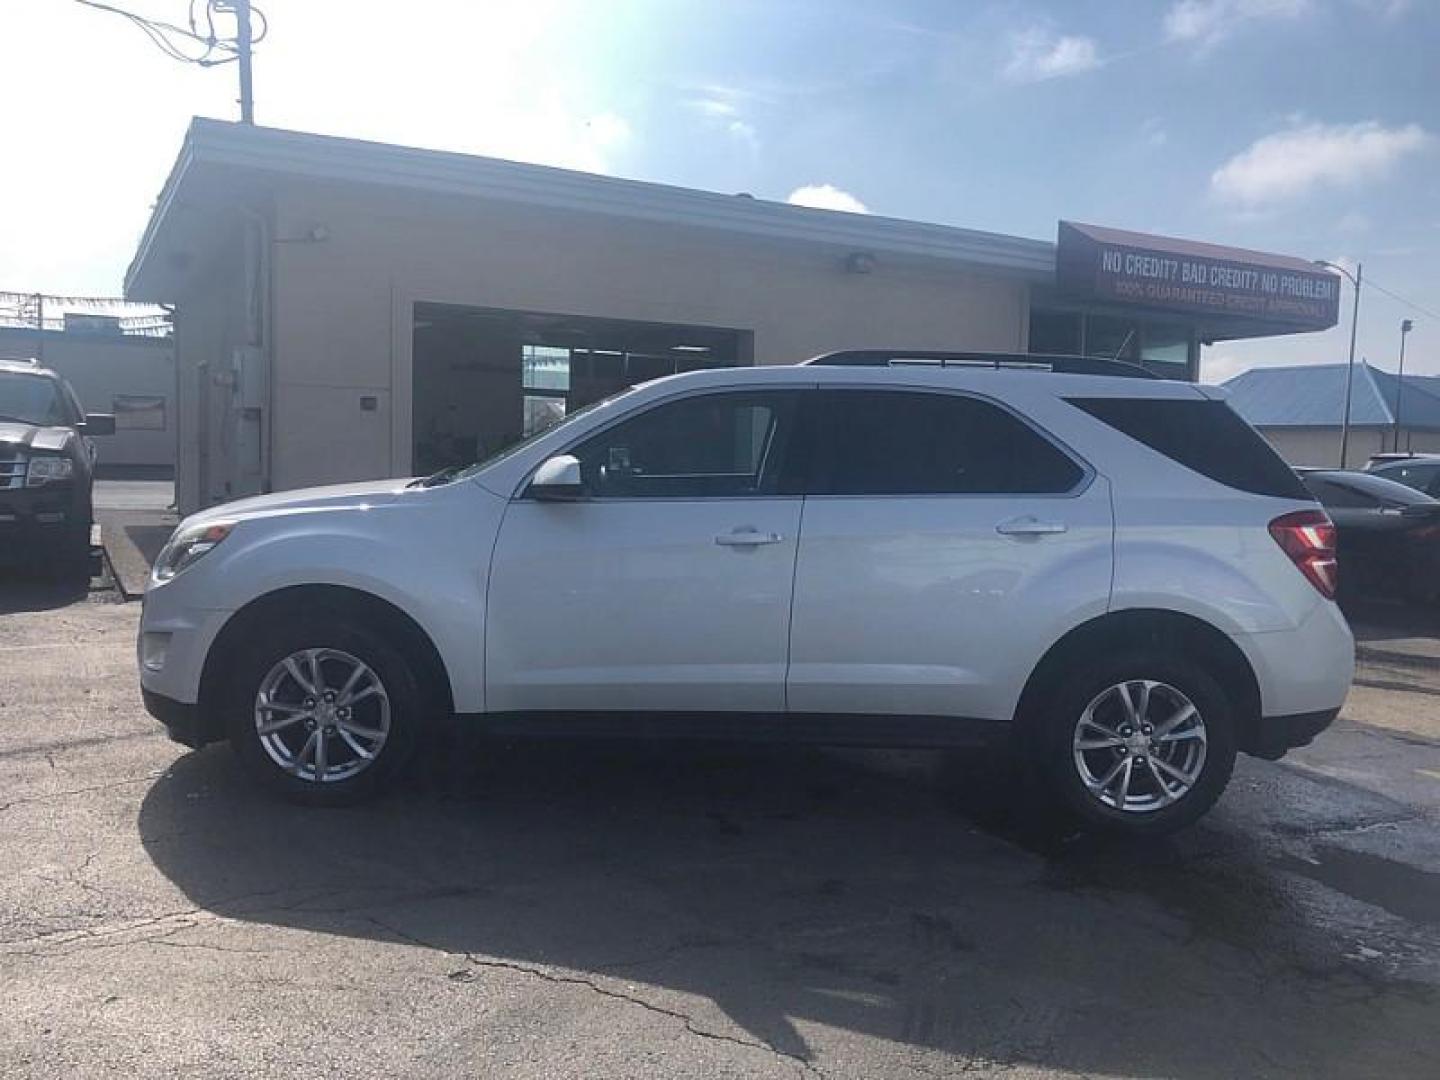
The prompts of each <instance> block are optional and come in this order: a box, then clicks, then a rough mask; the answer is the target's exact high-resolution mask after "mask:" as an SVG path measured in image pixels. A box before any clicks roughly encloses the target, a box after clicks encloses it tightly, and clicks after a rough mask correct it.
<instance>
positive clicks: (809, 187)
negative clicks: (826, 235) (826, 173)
mask: <svg viewBox="0 0 1440 1080" xmlns="http://www.w3.org/2000/svg"><path fill="white" fill-rule="evenodd" d="M785 201H786V202H788V203H790V204H791V205H793V206H809V207H813V208H814V209H816V210H844V211H846V212H847V213H851V214H868V213H869V212H870V208H869V207H867V206H866V205H865V204H864V203H863V202H861V201H860V200H859V199H857V198H856V197H855V196H854V195H851V194H850V192H848V191H842V190H841V189H840V188H837V187H836V186H835V185H834V184H806V185H805V186H804V187H798V188H796V189H795V190H794V191H792V192H790V195H789V196H788V197H787V198H786V200H785Z"/></svg>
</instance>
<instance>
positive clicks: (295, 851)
mask: <svg viewBox="0 0 1440 1080" xmlns="http://www.w3.org/2000/svg"><path fill="white" fill-rule="evenodd" d="M417 773H418V775H417V776H416V777H415V778H414V779H413V780H412V782H411V783H410V784H409V785H407V786H405V787H404V788H402V790H400V791H399V792H397V793H396V794H395V795H392V796H390V797H388V798H387V799H385V800H383V801H381V802H379V803H376V804H373V805H369V806H363V807H356V808H351V809H345V810H335V811H316V810H306V809H302V808H298V807H294V806H291V805H288V804H285V803H282V802H279V801H276V800H274V799H272V798H270V797H269V796H267V795H265V794H263V793H262V792H260V791H259V790H257V789H256V788H254V787H253V786H252V785H251V784H250V783H249V782H248V781H247V780H246V779H245V778H244V777H243V776H242V775H241V774H240V773H239V770H238V767H237V766H236V765H235V764H234V763H233V761H232V758H231V756H230V755H229V754H228V752H227V751H225V750H224V749H223V748H219V747H215V748H210V749H208V750H205V751H202V752H199V753H191V754H188V755H186V756H185V757H183V758H181V759H179V760H178V761H177V762H176V764H175V765H174V767H173V768H172V769H171V770H170V771H169V773H168V774H167V775H166V776H165V777H164V778H162V779H161V780H159V781H158V782H157V783H156V784H155V785H154V786H153V787H152V788H151V789H150V791H149V792H148V793H147V795H146V797H145V799H144V801H143V805H142V807H141V810H140V815H139V822H138V824H139V832H140V836H141V839H142V842H143V843H144V846H145V848H146V850H147V853H148V854H149V856H150V858H151V859H152V860H153V862H154V864H155V865H156V866H157V867H158V868H159V869H160V870H161V871H162V872H163V873H164V874H165V875H166V877H167V878H169V879H170V880H171V881H172V882H173V883H175V884H176V885H177V886H178V887H179V888H180V889H181V890H182V891H183V892H184V894H185V895H186V896H187V897H189V898H190V900H191V901H192V902H193V903H194V904H195V905H196V906H198V907H200V908H204V909H207V910H209V911H212V912H215V913H217V914H220V915H223V916H225V917H228V918H232V919H238V920H245V921H250V922H253V923H257V924H266V925H274V926H283V927H295V928H303V929H307V930H312V931H319V932H324V933H329V934H336V935H348V936H353V937H357V938H362V939H371V940H375V941H396V940H404V941H408V942H412V943H417V944H422V945H425V946H428V947H431V948H433V949H436V950H441V951H443V952H444V953H445V954H447V955H448V956H449V957H451V958H452V959H451V962H450V963H451V969H452V970H451V972H450V977H451V978H453V979H455V980H457V981H465V980H471V979H486V978H491V977H494V975H493V972H492V970H491V969H492V968H494V967H503V968H505V969H506V971H505V972H504V973H503V977H506V978H513V977H515V972H516V970H517V969H519V970H521V971H539V972H542V973H548V974H549V975H554V974H556V973H558V974H559V975H561V976H563V977H564V978H566V979H570V980H573V981H577V982H580V983H583V984H587V985H592V986H609V987H618V988H623V992H624V995H625V996H628V997H629V998H631V999H632V1000H635V999H638V1000H643V1001H646V1002H651V1003H655V1004H658V1005H662V1006H663V1007H664V1008H667V1009H672V1010H682V1009H683V1011H684V1013H685V1015H686V1016H688V1017H689V1018H690V1023H691V1024H692V1025H693V1027H694V1028H698V1029H700V1030H703V1031H706V1032H721V1033H726V1034H728V1035H729V1036H730V1037H734V1038H741V1039H744V1040H745V1041H750V1042H755V1043H763V1044H765V1045H767V1046H768V1047H770V1048H771V1049H773V1050H774V1051H776V1052H779V1053H782V1054H786V1055H790V1056H793V1057H794V1058H796V1059H798V1060H800V1061H806V1062H810V1061H817V1060H818V1059H819V1057H820V1056H822V1055H821V1054H820V1051H819V1050H818V1043H820V1042H821V1041H823V1039H824V1038H826V1037H827V1032H828V1033H829V1035H828V1037H830V1038H834V1037H835V1036H834V1035H833V1033H834V1032H835V1031H837V1030H838V1031H841V1032H851V1033H857V1034H859V1035H861V1036H865V1037H871V1038H877V1039H881V1040H886V1041H888V1043H889V1044H895V1045H898V1047H899V1049H898V1050H897V1051H895V1052H896V1053H898V1054H900V1055H901V1057H900V1058H899V1059H898V1061H897V1063H899V1062H904V1061H910V1062H919V1063H921V1064H925V1061H926V1055H927V1054H938V1053H943V1054H946V1055H950V1056H952V1057H955V1058H959V1059H961V1060H963V1062H965V1063H967V1064H969V1065H971V1066H972V1067H973V1066H975V1065H977V1064H978V1065H984V1066H986V1067H988V1068H992V1069H994V1070H996V1071H1000V1070H1002V1069H1003V1068H1005V1067H1008V1066H1012V1065H1018V1066H1028V1067H1032V1068H1035V1067H1039V1068H1046V1069H1057V1070H1064V1071H1067V1072H1069V1071H1073V1072H1078V1073H1103V1074H1106V1075H1166V1076H1173V1077H1228V1076H1237V1075H1253V1074H1255V1073H1256V1072H1257V1071H1270V1072H1275V1073H1281V1074H1287V1073H1295V1074H1303V1075H1312V1076H1319V1075H1335V1076H1347V1075H1357V1074H1361V1073H1364V1074H1367V1075H1380V1074H1391V1075H1400V1074H1408V1073H1410V1072H1413V1071H1414V1070H1415V1069H1416V1068H1417V1062H1420V1061H1422V1060H1424V1058H1423V1056H1422V1055H1426V1054H1428V1055H1431V1056H1432V1060H1433V1055H1434V1054H1435V1053H1436V1052H1440V1031H1437V1026H1436V1025H1435V1024H1434V1023H1433V1020H1434V1017H1435V1002H1434V999H1433V998H1432V997H1431V996H1429V994H1428V992H1427V991H1425V990H1424V989H1423V988H1419V989H1417V988H1414V987H1408V988H1407V987H1406V986H1405V985H1403V984H1396V983H1394V982H1383V983H1382V982H1378V981H1374V980H1372V979H1371V978H1370V977H1368V976H1367V975H1365V974H1364V973H1363V972H1361V971H1359V970H1357V969H1355V968H1353V967H1352V966H1351V965H1349V964H1347V963H1346V962H1345V961H1343V960H1341V959H1340V958H1339V957H1337V956H1335V955H1334V954H1333V950H1334V948H1335V946H1334V943H1333V942H1332V941H1330V940H1329V935H1328V934H1326V933H1325V932H1324V931H1323V930H1322V929H1321V928H1318V927H1315V926H1312V925H1310V922H1309V920H1308V919H1307V917H1306V915H1305V913H1304V910H1303V909H1302V908H1301V907H1300V906H1298V905H1297V903H1296V901H1295V899H1294V897H1293V896H1292V895H1291V893H1290V891H1289V886H1287V884H1286V883H1287V882H1288V881H1290V880H1291V879H1289V878H1287V877H1286V875H1284V874H1283V873H1281V872H1280V871H1278V870H1277V869H1275V867H1274V866H1272V865H1271V862H1270V859H1269V856H1267V855H1266V854H1265V853H1264V852H1263V851H1262V850H1261V848H1260V847H1259V845H1258V844H1257V843H1255V842H1254V841H1251V840H1249V839H1247V838H1246V835H1245V833H1244V832H1243V831H1241V829H1240V828H1239V827H1238V826H1237V823H1236V822H1235V821H1234V820H1227V819H1226V818H1225V815H1224V813H1223V812H1222V813H1219V814H1217V815H1216V817H1217V818H1218V821H1215V823H1214V824H1211V825H1208V826H1202V827H1199V828H1196V829H1193V830H1191V831H1190V832H1188V833H1186V834H1184V835H1182V836H1181V837H1179V838H1176V839H1174V840H1171V841H1165V842H1154V843H1148V844H1133V843H1132V844H1120V843H1113V842H1107V841H1104V840H1102V839H1098V838H1095V837H1092V836H1086V835H1083V834H1079V833H1076V832H1074V831H1072V830H1068V829H1063V828H1056V827H1055V826H1054V825H1053V824H1051V823H1050V822H1051V821H1052V820H1053V819H1052V818H1051V816H1050V815H1049V814H1048V813H1045V812H1042V811H1041V810H1040V809H1039V807H1038V804H1036V803H1033V802H1032V801H1031V800H1029V799H1028V798H1027V797H1024V789H1023V788H1018V789H1017V788H1016V787H1015V786H1014V784H1013V783H1012V781H1013V773H1012V772H1011V771H1009V769H1008V768H1007V767H1006V766H1005V765H1004V764H1003V763H1000V762H997V760H996V759H995V758H993V757H988V756H982V755H940V754H914V753H912V754H875V753H860V752H843V753H842V752H830V751H820V750H812V749H791V748H755V747H743V748H726V747H716V746H709V745H672V746H656V745H644V746H636V745H626V746H604V745H600V746H596V745H587V744H583V743H544V744H530V745H525V744H518V745H513V746H495V747H490V748H488V749H486V750H484V752H478V751H473V750H472V751H471V752H466V753H457V752H455V751H454V748H451V749H450V751H449V752H447V753H444V754H431V755H428V756H427V757H426V759H425V760H424V761H422V762H421V764H420V766H419V768H418V770H417ZM1017 790H1018V791H1019V792H1020V793H1021V794H1020V796H1018V797H1017ZM1212 820H1215V819H1212ZM696 999H698V1000H699V1004H695V1001H696ZM840 1045H842V1046H843V1045H844V1039H843V1037H842V1038H841V1039H840ZM825 1053H826V1054H828V1053H829V1051H828V1050H827V1051H825ZM936 1064H937V1065H944V1066H947V1067H948V1066H949V1065H953V1064H955V1062H953V1061H951V1062H944V1061H938V1060H937V1062H936Z"/></svg>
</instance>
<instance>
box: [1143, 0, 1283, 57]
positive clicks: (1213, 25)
mask: <svg viewBox="0 0 1440 1080" xmlns="http://www.w3.org/2000/svg"><path fill="white" fill-rule="evenodd" d="M1310 10H1311V0H1176V2H1175V3H1174V4H1172V5H1171V7H1170V10H1169V11H1167V12H1166V13H1165V37H1166V38H1167V39H1168V40H1170V41H1179V42H1189V43H1193V44H1195V45H1198V46H1199V47H1200V48H1202V49H1207V48H1209V47H1211V46H1213V45H1217V44H1219V43H1220V42H1221V41H1224V40H1225V39H1226V38H1227V37H1229V36H1230V35H1231V34H1232V33H1234V32H1235V30H1237V29H1238V28H1239V27H1240V26H1242V25H1243V24H1245V23H1247V22H1251V21H1261V20H1271V19H1298V18H1299V17H1300V16H1301V15H1304V14H1305V13H1306V12H1308V11H1310Z"/></svg>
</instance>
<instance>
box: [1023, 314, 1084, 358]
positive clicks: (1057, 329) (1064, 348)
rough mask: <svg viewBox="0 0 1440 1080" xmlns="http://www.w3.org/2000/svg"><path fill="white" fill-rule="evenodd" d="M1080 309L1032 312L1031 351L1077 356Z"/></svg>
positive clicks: (1078, 349)
mask: <svg viewBox="0 0 1440 1080" xmlns="http://www.w3.org/2000/svg"><path fill="white" fill-rule="evenodd" d="M1080 318H1081V316H1080V313H1079V312H1078V311H1043V310H1034V309H1032V310H1031V312H1030V351H1031V352H1032V353H1048V354H1049V355H1052V356H1076V355H1078V354H1079V352H1080V349H1081V345H1080Z"/></svg>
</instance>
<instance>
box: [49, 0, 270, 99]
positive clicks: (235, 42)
mask: <svg viewBox="0 0 1440 1080" xmlns="http://www.w3.org/2000/svg"><path fill="white" fill-rule="evenodd" d="M75 3H77V4H81V5H83V6H84V7H88V8H94V9H95V10H96V11H103V12H106V13H108V14H111V15H119V16H120V17H121V18H122V19H126V20H127V21H129V22H130V23H131V25H133V26H135V27H136V28H137V29H139V30H140V32H141V33H143V34H144V35H145V36H146V37H147V38H149V39H150V42H151V44H153V45H154V46H155V47H156V48H157V49H159V50H160V51H161V52H162V53H164V54H165V55H166V56H168V57H169V58H170V59H172V60H177V61H179V62H180V63H183V64H196V65H198V66H200V67H218V66H219V65H221V64H233V63H237V62H238V63H239V65H240V68H241V79H240V82H241V94H240V98H241V101H240V114H241V119H242V120H244V121H245V122H246V123H253V122H254V120H253V117H252V107H251V102H250V90H249V83H250V50H251V47H252V46H253V45H255V44H257V43H258V42H261V41H263V40H265V38H266V36H268V35H269V33H270V20H269V19H267V18H266V17H265V13H264V12H263V11H261V10H260V9H259V8H255V7H252V6H251V5H250V3H249V0H190V3H189V7H188V9H187V12H186V17H187V21H188V22H189V24H190V27H189V29H188V30H187V29H186V28H185V27H183V26H176V25H175V24H174V23H169V22H165V21H164V20H161V19H152V18H150V17H148V16H145V15H140V14H138V13H136V12H134V11H127V10H126V9H124V8H120V7H116V6H115V5H113V4H107V3H103V2H102V0H75ZM202 4H203V5H204V7H203V13H202V14H201V15H199V16H197V15H196V9H197V8H199V7H200V6H201V5H202ZM222 12H223V13H225V14H229V15H232V16H234V18H235V24H236V27H235V29H236V33H235V37H233V38H226V37H221V36H220V35H219V34H218V33H216V30H215V16H216V15H217V14H219V13H222ZM252 15H253V16H254V17H255V19H256V21H257V22H258V23H259V33H256V34H252V33H251V31H250V18H251V16H252ZM202 19H203V20H204V23H205V32H204V33H201V31H200V22H201V20H202ZM197 45H198V46H200V47H201V49H202V51H200V52H198V53H197V52H195V51H194V50H195V46H197ZM187 46H188V48H189V50H190V51H186V47H187ZM217 54H218V55H217Z"/></svg>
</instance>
